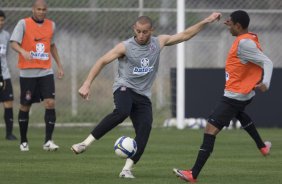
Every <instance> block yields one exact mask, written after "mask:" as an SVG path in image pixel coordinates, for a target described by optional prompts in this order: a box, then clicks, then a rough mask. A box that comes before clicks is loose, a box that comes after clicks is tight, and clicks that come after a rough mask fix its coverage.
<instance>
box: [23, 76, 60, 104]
mask: <svg viewBox="0 0 282 184" xmlns="http://www.w3.org/2000/svg"><path fill="white" fill-rule="evenodd" d="M20 87H21V105H31V104H32V103H36V102H41V101H43V100H44V99H46V98H53V99H54V98H55V82H54V75H53V74H51V75H47V76H43V77H33V78H27V77H20Z"/></svg>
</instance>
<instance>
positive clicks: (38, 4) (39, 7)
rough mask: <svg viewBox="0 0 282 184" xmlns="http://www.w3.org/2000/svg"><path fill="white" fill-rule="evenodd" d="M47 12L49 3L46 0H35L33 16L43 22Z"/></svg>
mask: <svg viewBox="0 0 282 184" xmlns="http://www.w3.org/2000/svg"><path fill="white" fill-rule="evenodd" d="M46 13H47V3H46V1H45V0H35V1H33V4H32V17H33V18H34V19H35V20H36V21H38V22H43V21H44V19H45V17H46Z"/></svg>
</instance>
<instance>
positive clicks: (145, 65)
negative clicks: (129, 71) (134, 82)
mask: <svg viewBox="0 0 282 184" xmlns="http://www.w3.org/2000/svg"><path fill="white" fill-rule="evenodd" d="M140 64H141V67H134V68H133V74H136V75H144V74H147V73H149V72H151V71H153V68H154V67H153V66H150V60H149V59H148V58H142V59H141V61H140Z"/></svg>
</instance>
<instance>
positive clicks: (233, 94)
mask: <svg viewBox="0 0 282 184" xmlns="http://www.w3.org/2000/svg"><path fill="white" fill-rule="evenodd" d="M249 22H250V18H249V15H248V14H247V12H245V11H242V10H238V11H235V12H233V13H231V15H230V18H229V19H228V20H226V21H225V24H226V25H227V26H228V28H229V30H230V33H231V34H232V36H236V39H235V41H234V42H233V45H232V47H231V49H230V51H229V53H228V56H227V59H226V67H225V71H226V84H225V89H224V95H223V97H222V99H221V100H220V102H219V103H218V105H217V106H216V108H215V109H214V111H213V113H212V114H211V115H210V116H209V118H208V123H207V126H206V128H205V132H204V140H203V143H202V145H201V147H200V150H199V153H198V157H197V159H196V162H195V164H194V166H193V167H192V169H189V170H180V169H173V171H174V173H175V174H176V175H177V176H179V177H180V178H181V179H183V180H185V181H188V182H191V183H194V182H196V181H197V177H198V175H199V173H200V171H201V169H202V168H203V166H204V165H205V163H206V161H207V160H208V158H209V156H210V154H211V153H212V151H213V148H214V143H215V138H216V135H217V134H218V133H219V132H220V131H221V130H222V128H223V127H224V126H229V123H230V121H231V120H232V119H233V118H237V119H238V120H239V121H240V123H241V125H242V128H244V129H245V130H246V131H247V132H248V134H249V135H250V136H251V137H252V139H253V140H254V141H255V143H256V145H257V148H258V149H259V150H260V152H261V154H262V155H263V156H266V155H268V154H269V153H270V148H271V142H269V141H266V142H263V141H262V139H261V137H260V135H259V133H258V131H257V129H256V127H255V125H254V123H253V121H252V120H251V118H250V117H249V116H248V115H247V114H246V113H245V112H244V109H245V107H246V106H247V105H248V104H249V103H251V101H252V99H253V97H254V96H255V89H256V88H258V89H259V90H261V91H262V92H265V91H266V90H267V89H268V88H269V85H270V80H271V76H272V70H273V64H272V61H271V60H270V59H269V58H268V57H267V56H266V55H265V54H264V53H263V52H262V50H261V47H260V43H259V41H258V37H257V35H256V34H254V33H251V32H249V31H248V26H249Z"/></svg>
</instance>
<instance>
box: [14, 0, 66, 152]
mask: <svg viewBox="0 0 282 184" xmlns="http://www.w3.org/2000/svg"><path fill="white" fill-rule="evenodd" d="M46 13H47V4H46V2H45V1H44V0H35V1H34V3H33V6H32V17H29V18H25V19H21V20H20V21H19V22H18V24H17V25H16V27H15V29H14V31H13V33H12V36H11V39H10V41H11V46H12V48H13V49H14V50H15V51H17V52H18V53H19V60H18V67H19V69H20V88H21V99H20V103H21V105H20V110H19V116H18V117H19V126H20V135H21V144H20V150H21V151H29V145H28V139H27V129H28V122H29V111H30V107H31V105H32V103H36V102H41V101H43V102H44V107H45V116H44V121H45V124H46V131H45V142H44V144H43V149H44V150H46V151H55V150H57V149H58V148H59V146H58V145H56V144H55V143H54V142H53V141H52V135H53V131H54V127H55V122H56V112H55V83H54V72H53V69H52V62H51V56H53V58H54V59H55V61H56V64H57V68H58V77H59V78H62V77H63V75H64V71H63V67H62V64H61V61H60V57H59V55H58V51H57V47H56V45H55V42H54V31H55V23H54V22H53V21H51V20H49V19H46V18H45V17H46Z"/></svg>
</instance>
